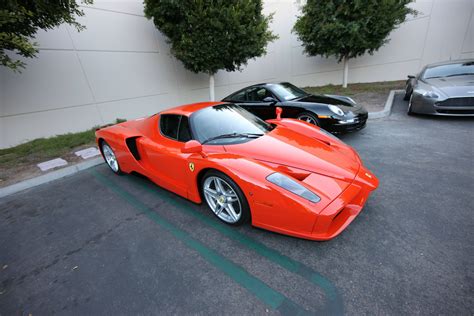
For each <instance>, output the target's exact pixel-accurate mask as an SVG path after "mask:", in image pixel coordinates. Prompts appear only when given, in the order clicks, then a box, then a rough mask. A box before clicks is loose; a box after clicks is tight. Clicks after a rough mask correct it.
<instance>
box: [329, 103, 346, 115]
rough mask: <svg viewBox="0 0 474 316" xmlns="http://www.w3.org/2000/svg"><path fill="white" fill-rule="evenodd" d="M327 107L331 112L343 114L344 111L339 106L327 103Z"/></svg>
mask: <svg viewBox="0 0 474 316" xmlns="http://www.w3.org/2000/svg"><path fill="white" fill-rule="evenodd" d="M328 107H329V110H331V112H333V113H335V114H337V115H340V116H344V112H343V111H342V110H341V109H340V108H339V107H337V106H335V105H328Z"/></svg>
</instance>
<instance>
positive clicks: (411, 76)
mask: <svg viewBox="0 0 474 316" xmlns="http://www.w3.org/2000/svg"><path fill="white" fill-rule="evenodd" d="M407 77H408V79H415V76H413V75H408V76H407Z"/></svg>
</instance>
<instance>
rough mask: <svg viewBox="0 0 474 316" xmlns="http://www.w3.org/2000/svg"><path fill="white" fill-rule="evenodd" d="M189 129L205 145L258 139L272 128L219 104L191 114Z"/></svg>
mask: <svg viewBox="0 0 474 316" xmlns="http://www.w3.org/2000/svg"><path fill="white" fill-rule="evenodd" d="M190 120H191V128H192V130H193V135H194V138H195V139H196V140H198V141H199V142H201V143H207V144H232V143H236V142H242V141H243V140H248V139H251V138H256V137H259V136H261V135H263V134H265V133H267V132H268V131H270V130H272V126H271V125H270V124H268V123H266V122H264V121H262V120H261V119H259V118H258V117H256V116H255V115H253V114H251V113H250V112H248V111H246V110H244V109H243V108H241V107H240V106H238V105H234V104H219V105H215V106H212V107H207V108H204V109H202V110H199V111H197V112H195V113H193V114H192V115H191V117H190Z"/></svg>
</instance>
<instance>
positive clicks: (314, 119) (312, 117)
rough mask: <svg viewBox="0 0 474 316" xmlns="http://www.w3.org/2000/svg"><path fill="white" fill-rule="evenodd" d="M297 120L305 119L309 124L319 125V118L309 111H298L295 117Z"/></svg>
mask: <svg viewBox="0 0 474 316" xmlns="http://www.w3.org/2000/svg"><path fill="white" fill-rule="evenodd" d="M297 119H298V120H300V121H305V122H307V123H309V124H313V125H316V126H319V120H318V118H317V117H316V116H315V115H314V114H312V113H309V112H303V113H300V114H299V115H298V117H297Z"/></svg>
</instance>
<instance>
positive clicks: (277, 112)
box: [275, 106, 283, 120]
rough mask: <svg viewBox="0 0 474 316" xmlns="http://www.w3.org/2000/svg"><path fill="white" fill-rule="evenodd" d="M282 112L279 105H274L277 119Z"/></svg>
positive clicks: (279, 118)
mask: <svg viewBox="0 0 474 316" xmlns="http://www.w3.org/2000/svg"><path fill="white" fill-rule="evenodd" d="M282 112H283V109H282V108H281V107H279V106H277V107H276V109H275V113H276V116H277V118H276V119H277V120H281V113H282Z"/></svg>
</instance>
